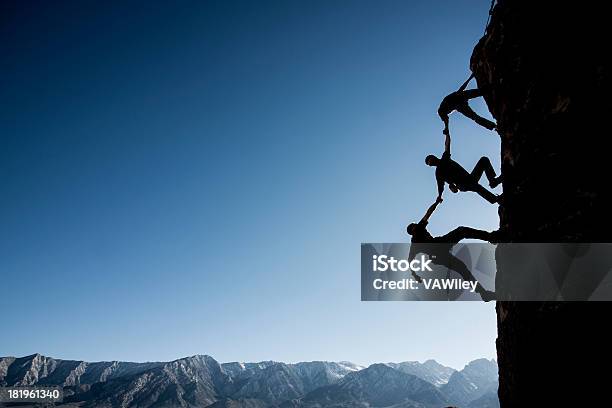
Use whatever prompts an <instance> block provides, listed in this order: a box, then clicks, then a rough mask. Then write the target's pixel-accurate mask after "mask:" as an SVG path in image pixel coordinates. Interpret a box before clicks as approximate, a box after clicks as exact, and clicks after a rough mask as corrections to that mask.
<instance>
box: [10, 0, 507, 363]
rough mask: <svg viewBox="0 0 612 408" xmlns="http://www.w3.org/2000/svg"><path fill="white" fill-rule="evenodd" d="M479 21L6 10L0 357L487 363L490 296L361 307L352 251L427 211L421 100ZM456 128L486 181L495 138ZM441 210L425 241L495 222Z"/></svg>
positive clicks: (148, 5)
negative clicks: (483, 160) (486, 159)
mask: <svg viewBox="0 0 612 408" xmlns="http://www.w3.org/2000/svg"><path fill="white" fill-rule="evenodd" d="M488 7H489V1H488V0H473V1H472V0H469V1H442V2H431V1H407V0H406V1H392V0H385V1H367V2H365V1H299V2H296V1H279V2H270V1H267V2H251V1H246V2H235V1H219V2H217V1H193V2H191V1H179V2H151V1H125V2H119V1H116V2H112V4H110V2H103V1H75V2H65V1H60V2H35V1H17V0H15V1H4V2H2V3H1V4H0V9H1V10H0V36H1V38H2V41H0V55H2V58H1V59H0V101H1V104H0V106H1V108H0V277H1V280H0V308H1V310H2V324H1V326H0V355H26V354H32V353H35V352H40V353H43V354H46V355H50V356H54V357H58V358H72V359H85V360H91V361H94V360H132V361H145V360H170V359H174V358H178V357H182V356H187V355H193V354H210V355H212V356H213V357H215V358H216V359H217V360H219V361H235V360H241V361H259V360H267V359H273V360H280V361H287V362H294V361H302V360H351V361H354V362H357V363H361V364H368V363H372V362H381V361H404V360H424V359H428V358H435V359H437V360H438V361H440V362H442V363H445V364H449V365H451V366H454V367H457V368H460V367H462V366H463V365H464V364H465V363H466V362H467V361H469V360H471V359H474V358H479V357H489V358H491V357H494V354H495V344H494V339H495V336H496V333H495V313H494V305H493V304H484V303H476V302H473V303H416V302H389V303H383V302H369V303H365V302H364V303H362V302H360V299H359V298H360V291H359V284H360V276H359V274H360V268H359V260H360V255H359V251H360V243H361V242H406V241H407V240H408V237H407V236H406V234H405V225H406V224H407V223H409V222H411V221H413V220H418V219H419V218H420V217H421V216H422V215H423V213H424V211H425V209H426V208H427V206H428V205H429V204H430V203H431V202H432V201H433V200H434V199H435V194H436V187H435V182H434V176H433V171H432V169H431V168H429V167H426V166H425V165H424V163H423V158H424V157H425V155H426V154H428V153H440V152H441V151H442V149H443V136H442V134H441V129H442V123H441V122H440V120H439V118H438V117H437V115H436V109H437V106H438V103H439V101H440V100H441V98H442V97H443V96H444V95H445V94H446V93H448V92H449V91H452V90H454V89H456V88H457V87H458V86H459V85H460V84H461V83H462V82H463V81H464V80H465V78H466V77H467V76H468V73H469V71H468V64H469V57H470V54H471V51H472V48H473V47H474V45H475V44H476V42H477V40H478V39H479V38H480V36H481V35H482V33H483V29H484V25H485V22H486V19H487V12H488ZM473 106H474V107H475V109H476V110H477V111H480V112H486V108H485V106H484V104H483V103H482V102H481V101H476V102H475V103H473ZM451 131H452V132H453V136H454V139H453V156H454V157H455V158H456V159H457V160H458V161H459V162H462V163H464V164H465V166H466V167H471V166H472V165H473V164H474V163H475V162H476V160H477V159H478V158H479V157H480V156H481V155H483V154H486V155H489V156H491V158H492V160H493V163H494V165H495V166H496V167H498V166H499V139H498V137H497V136H496V134H495V133H491V132H488V131H486V130H484V129H479V128H478V127H477V126H476V125H475V124H473V123H471V122H469V121H468V120H467V119H465V118H462V117H460V116H457V115H454V116H453V117H452V118H451ZM445 197H446V199H445V201H444V203H443V204H442V206H441V207H440V208H439V210H438V212H437V213H436V214H435V215H434V216H433V217H432V219H431V223H430V225H431V228H430V229H431V231H432V232H433V233H435V234H440V233H444V232H445V231H447V230H449V229H451V228H454V227H456V226H457V225H460V224H465V225H469V226H474V227H480V228H485V229H494V228H495V227H496V226H497V208H496V207H495V206H491V205H489V204H488V203H486V202H484V201H483V200H481V199H480V198H479V197H478V196H476V195H475V194H472V193H464V194H460V195H453V194H451V193H450V192H447V193H446V195H445Z"/></svg>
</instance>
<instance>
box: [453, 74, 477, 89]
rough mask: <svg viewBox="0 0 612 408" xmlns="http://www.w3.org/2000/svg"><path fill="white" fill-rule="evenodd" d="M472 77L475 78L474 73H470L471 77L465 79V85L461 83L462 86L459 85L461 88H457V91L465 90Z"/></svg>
mask: <svg viewBox="0 0 612 408" xmlns="http://www.w3.org/2000/svg"><path fill="white" fill-rule="evenodd" d="M472 78H474V73H472V75H470V77H469V78H468V79H467V81H465V82H464V83H463V85H461V86H460V87H459V89H457V92H461V91H464V90H465V88H467V86H468V84H469V83H470V81H471V80H472Z"/></svg>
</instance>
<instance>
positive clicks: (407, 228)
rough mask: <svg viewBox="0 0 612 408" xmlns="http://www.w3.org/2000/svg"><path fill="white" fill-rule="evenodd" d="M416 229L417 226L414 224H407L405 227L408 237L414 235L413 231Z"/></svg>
mask: <svg viewBox="0 0 612 408" xmlns="http://www.w3.org/2000/svg"><path fill="white" fill-rule="evenodd" d="M416 227H417V224H416V223H414V222H413V223H412V224H409V225H408V226H407V227H406V232H407V233H408V235H414V231H415V230H416Z"/></svg>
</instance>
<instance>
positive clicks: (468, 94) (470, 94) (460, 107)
mask: <svg viewBox="0 0 612 408" xmlns="http://www.w3.org/2000/svg"><path fill="white" fill-rule="evenodd" d="M472 78H474V74H472V75H471V76H470V77H469V78H468V80H467V81H465V82H464V83H463V85H461V86H460V87H459V89H458V90H456V91H455V92H453V93H451V94H449V95H447V96H446V97H445V98H444V99H442V102H441V103H440V107H439V108H438V115H440V119H442V121H443V122H444V130H443V131H442V132H443V133H444V134H445V135H447V134H449V130H448V115H449V114H450V113H451V112H452V111H455V110H456V111H457V112H461V113H463V114H464V115H465V116H467V117H468V118H470V119H472V120H473V121H474V122H476V123H478V124H479V125H480V126H483V127H486V128H487V129H489V130H493V129H495V127H496V126H497V125H496V124H495V122H492V121H490V120H488V119H485V118H483V117H482V116H480V115H478V114H477V113H476V112H474V111H473V110H472V108H470V105H469V104H468V100H470V99H472V98H476V97H479V96H482V91H481V90H480V89H468V90H467V91H466V90H465V88H466V87H467V85H468V83H469V82H470V80H471V79H472Z"/></svg>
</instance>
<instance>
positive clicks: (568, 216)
mask: <svg viewBox="0 0 612 408" xmlns="http://www.w3.org/2000/svg"><path fill="white" fill-rule="evenodd" d="M609 20H610V17H609V12H608V11H607V9H606V4H605V3H604V2H601V3H596V2H557V1H555V2H553V1H537V2H535V1H530V2H527V1H504V0H500V1H499V2H498V4H497V6H496V8H495V10H494V13H493V16H492V19H491V24H490V25H489V29H488V31H487V33H486V34H485V36H484V37H483V38H482V39H481V40H480V42H479V43H478V45H477V46H476V48H475V49H474V52H473V54H472V59H471V68H472V70H473V72H474V73H475V75H476V80H477V82H478V86H479V87H480V88H481V89H483V90H485V100H486V103H487V105H488V107H489V110H490V111H491V113H492V114H493V116H494V117H495V119H496V121H497V123H498V129H499V134H500V136H501V158H502V171H503V173H504V177H505V178H504V183H503V187H504V202H503V205H502V206H500V227H501V229H502V231H504V232H505V233H506V236H507V240H508V241H509V242H521V241H522V242H610V241H612V239H610V236H611V235H612V225H611V224H612V222H611V219H610V215H609V214H610V211H611V210H612V202H611V200H610V195H609V193H608V190H609V188H610V181H609V175H610V164H611V163H612V160H611V156H610V150H609V149H610V146H611V143H610V131H609V128H610V124H609V118H610V114H611V113H610V94H609V82H610V80H609V78H610V75H609V65H608V62H607V61H606V59H607V58H609V49H610V46H609V40H608V35H607V31H608V30H609V24H610V23H609ZM499 250H500V249H498V251H499ZM501 250H503V248H501ZM584 272H585V273H588V271H584ZM498 278H500V279H511V277H509V276H504V265H503V264H501V265H498ZM610 313H612V304H610V303H596V302H592V303H577V302H575V303H558V302H549V303H536V302H520V303H519V302H498V304H497V324H498V339H497V353H498V360H499V361H498V362H499V380H500V387H499V397H500V402H501V406H502V407H503V408H507V407H528V406H568V405H567V404H568V403H569V402H570V401H571V400H575V401H580V405H576V406H591V405H590V403H591V402H592V403H593V404H594V403H595V401H605V400H606V399H609V398H608V397H607V395H606V398H604V394H608V390H607V382H608V375H597V374H594V371H593V368H594V366H598V367H610V363H611V360H612V359H611V351H610V348H611V347H612V346H611V345H610V342H609V335H607V334H605V331H606V327H607V323H608V322H609V321H610V320H609V319H610ZM600 403H601V402H600ZM608 404H609V401H608Z"/></svg>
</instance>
